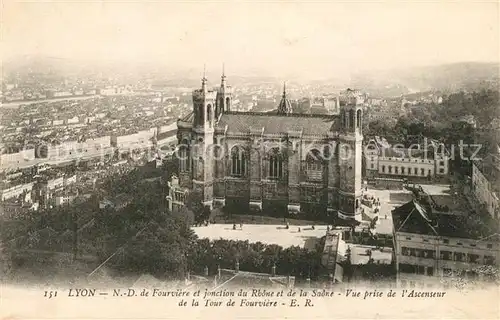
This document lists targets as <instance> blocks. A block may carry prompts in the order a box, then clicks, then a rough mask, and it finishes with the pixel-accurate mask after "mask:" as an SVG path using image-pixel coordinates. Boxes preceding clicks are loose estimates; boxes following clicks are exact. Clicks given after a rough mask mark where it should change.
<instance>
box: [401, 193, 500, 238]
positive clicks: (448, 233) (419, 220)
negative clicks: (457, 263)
mask: <svg viewBox="0 0 500 320" xmlns="http://www.w3.org/2000/svg"><path fill="white" fill-rule="evenodd" d="M392 222H393V227H394V230H395V231H396V232H398V231H399V232H407V233H415V234H425V235H433V236H442V237H453V238H466V239H475V240H480V239H482V238H486V237H490V236H492V235H494V234H496V233H498V231H499V230H498V223H495V222H494V221H493V218H491V216H489V215H478V214H471V215H467V216H464V215H455V214H448V213H442V212H437V213H436V212H432V210H430V209H429V208H428V207H427V206H426V205H424V204H422V203H419V202H418V201H417V200H412V201H410V202H407V203H405V204H404V205H402V206H400V207H398V208H396V209H394V210H393V211H392Z"/></svg>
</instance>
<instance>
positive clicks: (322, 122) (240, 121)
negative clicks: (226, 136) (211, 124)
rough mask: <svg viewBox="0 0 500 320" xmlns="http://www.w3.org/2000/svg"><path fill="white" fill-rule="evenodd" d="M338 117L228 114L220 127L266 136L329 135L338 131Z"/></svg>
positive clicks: (233, 131) (253, 113)
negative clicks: (258, 132) (298, 133)
mask: <svg viewBox="0 0 500 320" xmlns="http://www.w3.org/2000/svg"><path fill="white" fill-rule="evenodd" d="M337 125H338V121H337V118H336V117H333V116H327V115H298V114H293V113H292V114H288V115H280V114H270V113H256V112H228V113H224V114H222V116H221V117H220V120H219V122H218V127H219V128H221V129H224V128H225V127H226V126H227V132H228V133H248V132H250V130H262V129H264V134H266V133H268V134H286V133H287V132H293V131H295V132H297V131H299V132H302V133H303V134H304V135H322V136H326V135H328V132H332V131H337V129H338V127H337Z"/></svg>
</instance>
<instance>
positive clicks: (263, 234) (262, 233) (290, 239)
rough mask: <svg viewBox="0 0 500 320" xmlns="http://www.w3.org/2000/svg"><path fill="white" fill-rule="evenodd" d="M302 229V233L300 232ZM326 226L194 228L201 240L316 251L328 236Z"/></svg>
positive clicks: (254, 225) (252, 225)
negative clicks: (322, 239) (262, 244)
mask: <svg viewBox="0 0 500 320" xmlns="http://www.w3.org/2000/svg"><path fill="white" fill-rule="evenodd" d="M299 228H300V232H299V231H298V230H299ZM326 228H327V227H326V226H324V225H323V226H315V228H314V230H313V229H312V226H292V225H290V228H289V229H286V228H285V226H284V225H262V224H243V226H242V228H241V229H240V225H239V224H238V225H236V230H233V225H232V224H210V225H208V226H202V227H193V230H194V232H195V233H196V234H197V235H198V237H199V238H208V239H210V240H217V239H226V240H242V241H245V240H248V241H249V242H262V243H264V244H277V245H279V246H282V247H284V248H288V247H292V246H299V247H301V248H306V249H310V250H312V249H314V247H315V245H316V243H317V241H318V240H319V239H320V238H321V237H323V236H324V235H326Z"/></svg>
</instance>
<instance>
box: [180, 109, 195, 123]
mask: <svg viewBox="0 0 500 320" xmlns="http://www.w3.org/2000/svg"><path fill="white" fill-rule="evenodd" d="M193 119H194V112H193V111H191V112H190V113H188V114H187V115H185V116H184V117H182V118H181V119H180V120H181V121H182V122H193Z"/></svg>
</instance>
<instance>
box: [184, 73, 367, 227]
mask: <svg viewBox="0 0 500 320" xmlns="http://www.w3.org/2000/svg"><path fill="white" fill-rule="evenodd" d="M231 104H232V89H231V87H230V86H228V85H227V84H226V76H225V75H224V74H223V75H222V78H221V84H220V87H218V88H215V89H213V90H211V89H209V88H208V87H207V79H206V78H205V76H204V77H203V79H202V82H201V89H196V90H194V91H193V111H192V112H191V113H189V114H188V115H187V116H185V117H183V118H181V119H179V120H178V121H177V126H178V132H177V138H178V143H179V145H178V148H177V159H178V161H179V172H178V178H175V179H176V180H177V179H178V180H177V182H178V190H177V191H178V192H179V191H180V192H188V191H194V192H197V193H199V195H200V197H202V199H203V203H204V204H205V205H206V206H209V207H210V208H215V207H225V208H226V209H227V210H232V211H231V212H237V213H243V212H251V211H253V212H261V214H262V215H278V216H281V217H283V215H284V214H286V213H288V216H290V217H292V216H294V215H295V214H300V216H301V217H306V218H315V219H318V218H324V217H326V216H338V217H339V218H343V219H356V220H360V219H361V208H360V202H361V193H362V175H361V159H362V141H363V134H362V129H361V128H362V119H363V110H362V108H361V106H360V105H359V104H358V103H357V101H356V97H355V96H344V97H342V98H341V100H340V114H339V115H326V114H325V115H315V114H295V113H293V112H292V104H291V103H290V101H289V100H288V99H287V96H286V90H285V88H284V89H283V96H282V99H281V101H280V103H279V105H278V107H277V110H275V111H272V112H267V113H262V112H236V111H231Z"/></svg>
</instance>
